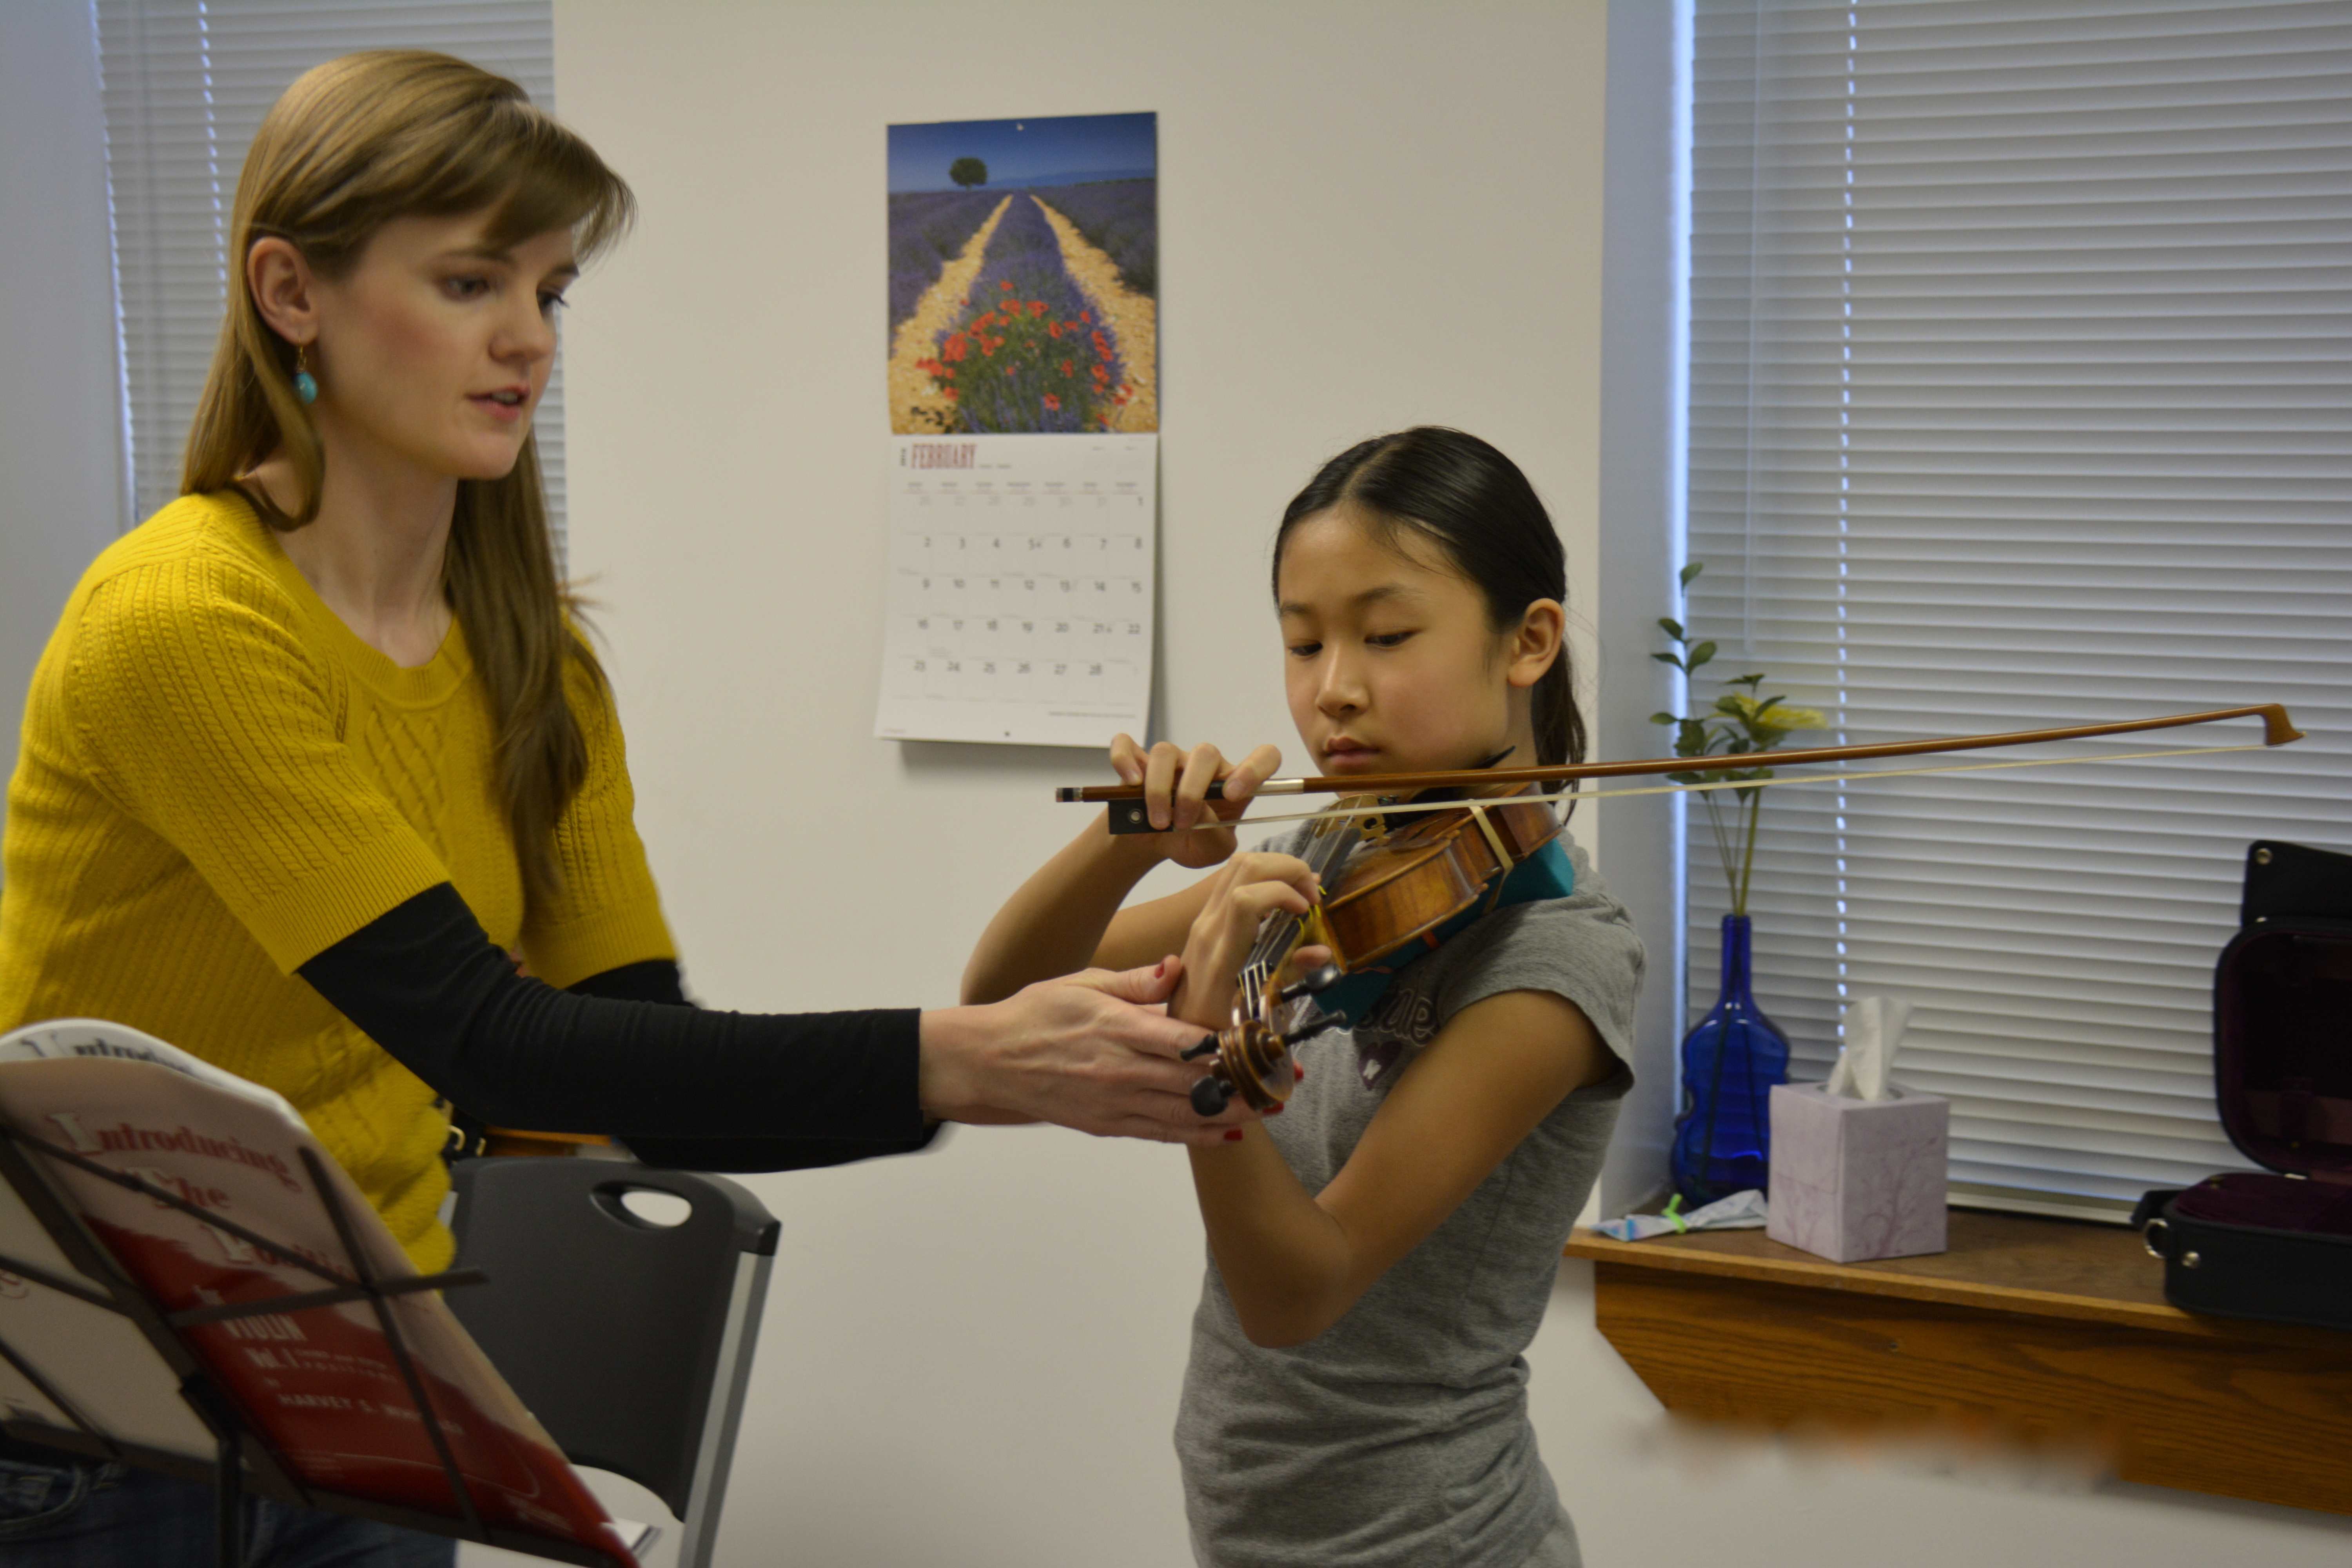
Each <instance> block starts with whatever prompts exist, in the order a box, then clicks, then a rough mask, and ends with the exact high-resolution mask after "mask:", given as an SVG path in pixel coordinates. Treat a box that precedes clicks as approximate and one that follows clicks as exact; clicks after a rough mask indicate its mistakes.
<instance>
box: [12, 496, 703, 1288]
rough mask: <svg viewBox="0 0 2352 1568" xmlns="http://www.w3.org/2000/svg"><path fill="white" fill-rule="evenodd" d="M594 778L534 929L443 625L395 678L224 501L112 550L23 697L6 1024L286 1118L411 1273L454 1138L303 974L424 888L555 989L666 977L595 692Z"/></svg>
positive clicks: (614, 750) (429, 1094)
mask: <svg viewBox="0 0 2352 1568" xmlns="http://www.w3.org/2000/svg"><path fill="white" fill-rule="evenodd" d="M574 675H575V679H573V680H572V685H571V692H570V695H571V700H572V711H573V712H574V713H575V714H577V715H578V716H579V719H580V722H581V726H582V729H583V732H584V734H585V738H586V741H587V745H588V755H589V772H588V780H587V783H586V784H585V785H584V786H583V789H582V790H581V792H580V795H579V796H578V798H577V799H576V800H575V801H574V802H573V803H572V807H571V809H570V811H569V812H568V813H567V814H566V815H565V816H564V817H563V820H562V824H561V826H560V827H559V829H558V832H557V836H556V837H557V845H556V847H557V855H558V864H559V866H560V868H561V869H562V879H563V880H562V886H563V891H562V895H561V896H560V897H558V898H557V899H556V900H553V902H552V904H551V907H549V908H545V909H541V908H527V907H526V903H525V898H524V893H523V886H522V878H521V870H520V866H519V865H518V864H517V862H516V858H515V852H514V841H513V839H512V837H511V836H510V835H509V831H508V828H507V822H506V813H505V810H504V808H503V807H502V805H500V804H499V795H498V788H497V782H496V781H497V771H496V761H495V751H494V735H493V730H492V726H491V721H490V714H489V710H488V702H487V700H486V699H485V697H484V695H483V691H482V684H481V681H480V680H479V679H478V678H477V676H476V675H475V673H474V668H473V664H472V661H471V660H470V659H469V658H467V652H466V646H465V638H464V637H463V635H462V634H461V633H460V632H459V631H458V629H457V627H455V626H452V627H451V629H450V632H449V636H448V639H447V641H446V642H445V643H444V644H443V645H442V647H441V649H440V651H439V652H438V653H437V654H436V655H435V656H434V658H433V659H432V661H431V662H430V663H427V664H425V665H422V666H420V667H418V668H415V669H403V668H400V667H399V666H397V665H395V664H394V663H393V662H392V661H391V660H390V659H388V658H385V657H384V656H383V654H381V653H379V652H377V651H376V650H375V649H374V648H373V647H369V646H368V645H367V644H366V643H364V642H362V641H361V640H360V638H359V637H357V636H356V635H355V634H354V633H353V632H352V630H351V628H350V627H348V626H344V625H343V623H342V622H341V619H339V618H338V617H337V616H336V615H335V614H334V612H333V611H332V610H331V609H329V608H328V607H327V606H326V605H325V604H324V603H323V602H322V601H321V600H320V598H319V596H318V595H317V594H316V593H315V592H314V591H312V589H311V588H310V584H309V583H307V582H306V581H305V580H304V579H303V577H302V574H300V573H299V571H297V570H296V569H295V566H294V563H293V562H292V561H290V560H289V558H288V557H287V554H286V552H285V551H284V549H282V548H281V547H280V546H279V544H278V541H277V539H276V538H275V536H274V535H272V534H271V532H270V531H269V530H268V528H267V527H265V526H264V525H263V524H262V523H261V521H260V520H259V519H258V518H257V516H256V515H255V514H254V511H253V510H252V508H251V507H249V506H248V505H247V504H246V502H245V501H244V500H242V499H241V498H239V497H237V496H236V495H234V494H222V495H215V496H187V497H184V498H182V499H181V500H177V501H175V502H173V504H172V505H170V506H168V507H165V508H164V509H163V510H162V511H160V512H157V513H156V514H155V515H154V516H153V517H152V518H151V519H149V520H148V521H147V522H146V523H145V524H144V525H143V526H142V527H140V528H138V529H135V530H133V531H131V532H130V533H128V534H125V535H124V536H123V537H122V538H121V539H120V540H118V541H116V542H114V544H113V545H111V546H110V547H109V548H108V549H107V551H106V552H104V553H103V554H101V555H100V556H99V558H98V560H97V562H96V563H94V564H92V565H91V567H90V569H89V572H88V574H85V575H84V576H83V578H82V580H81V583H80V585H79V586H78V587H77V588H76V589H75V590H74V594H73V597H72V598H71V599H69V600H68V601H67V604H66V610H65V615H64V616H63V618H62V619H61V620H60V621H59V622H58V629H57V631H56V633H55V635H54V636H52V637H50V639H49V645H48V648H47V652H45V653H44V654H43V655H42V658H41V662H40V666H39V668H38V669H37V671H36V672H35V674H34V677H33V686H32V690H31V693H30V695H29V697H28V699H27V700H26V710H25V731H24V742H23V747H22V750H21V752H20V753H19V755H18V758H17V763H16V774H15V776H14V778H13V779H11V780H10V782H9V785H8V815H7V826H6V831H5V838H0V868H5V875H4V876H0V1032H5V1031H6V1030H8V1029H13V1028H16V1027H17V1026H20V1025H23V1024H28V1023H34V1022H38V1021H40V1020H42V1019H47V1018H58V1017H96V1018H110V1019H112V1020H114V1021H116V1022H118V1023H123V1024H129V1025H131V1026H133V1027H134V1028H139V1029H143V1030H145V1031H147V1032H148V1033H149V1034H151V1035H154V1036H156V1037H159V1038H161V1039H165V1040H169V1041H171V1042H172V1043H173V1044H174V1045H177V1046H180V1047H184V1048H185V1049H187V1050H191V1051H194V1053H195V1054H196V1055H198V1056H201V1057H203V1058H205V1059H206V1060H208V1061H212V1062H215V1063H217V1064H219V1065H220V1066H221V1067H224V1068H227V1069H228V1070H229V1071H231V1072H233V1073H236V1074H237V1075H239V1076H240V1077H243V1078H247V1079H252V1080H254V1081H255V1082H257V1083H262V1084H267V1085H268V1086H269V1087H270V1088H271V1089H276V1090H278V1092H279V1093H280V1094H283V1095H284V1096H286V1098H287V1099H288V1100H291V1101H293V1103H294V1105H295V1106H296V1108H297V1109H299V1110H300V1111H301V1112H302V1114H303V1116H304V1117H305V1118H306V1119H307V1120H308V1121H309V1122H310V1128H311V1131H313V1132H314V1133H315V1134H317V1136H318V1138H319V1141H320V1142H321V1143H323V1144H324V1145H325V1146H326V1148H327V1151H328V1152H330V1153H331V1154H333V1155H334V1157H335V1158H336V1159H337V1160H339V1161H341V1163H342V1165H343V1168H344V1169H345V1170H346V1171H348V1172H350V1173H351V1174H352V1179H353V1180H354V1181H356V1182H357V1183H358V1184H359V1186H360V1189H361V1190H362V1192H364V1193H366V1194H367V1195H368V1198H369V1201H370V1202H372V1203H373V1205H375V1207H376V1210H377V1212H379V1213H380V1214H382V1215H383V1218H384V1223H385V1224H386V1225H388V1226H391V1229H392V1233H393V1235H394V1237H397V1238H398V1239H399V1241H400V1243H401V1245H402V1246H403V1247H405V1248H406V1249H407V1251H408V1254H409V1256H410V1257H411V1258H413V1259H414V1260H415V1263H416V1265H417V1267H418V1268H422V1269H426V1270H432V1269H436V1268H446V1267H447V1265H448V1262H449V1258H450V1256H451V1253H452V1251H453V1246H452V1242H451V1239H450V1237H449V1233H448V1231H447V1230H446V1228H445V1227H444V1226H442V1225H441V1224H440V1222H439V1220H438V1218H437V1217H436V1215H437V1211H438V1209H439V1207H440V1204H441V1199H442V1196H443V1194H445V1193H446V1191H447V1189H448V1180H447V1177H446V1173H445V1172H444V1171H443V1168H442V1164H441V1161H440V1158H439V1151H440V1148H441V1145H442V1142H443V1141H444V1139H445V1138H446V1136H447V1131H448V1122H447V1120H446V1117H445V1116H444V1115H443V1114H442V1112H441V1111H439V1110H436V1108H435V1104H434V1093H433V1090H431V1089H428V1088H426V1087H425V1084H424V1083H423V1082H422V1081H420V1080H419V1079H417V1078H416V1077H415V1075H414V1074H412V1073H410V1072H409V1071H408V1070H407V1069H406V1068H404V1067H402V1066H401V1065H400V1064H399V1063H398V1062H395V1061H394V1060H393V1059H392V1058H391V1057H389V1056H387V1055H386V1054H385V1053H384V1052H383V1049H382V1048H380V1047H378V1046H377V1045H376V1044H375V1042H374V1041H373V1040H371V1039H369V1038H368V1037H367V1036H365V1035H364V1034H362V1033H361V1032H360V1030H359V1029H358V1028H357V1027H356V1026H353V1025H352V1023H350V1022H349V1021H348V1020H347V1019H345V1018H344V1017H343V1016H342V1015H341V1013H338V1012H336V1011H335V1010H334V1008H332V1007H331V1006H330V1005H328V1004H327V1002H326V1000H325V999H324V998H323V997H321V996H320V994H318V993H317V992H315V991H313V990H311V989H310V986H309V985H308V984H306V983H304V982H303V981H302V980H301V979H300V978H299V977H298V976H297V975H296V974H295V973H294V971H295V970H296V969H297V968H298V967H299V965H301V964H302V963H306V962H308V961H309V960H310V958H311V957H313V956H314V955H316V954H317V953H318V952H320V951H321V950H323V949H325V948H328V947H331V946H332V945H334V943H336V942H340V941H341V940H342V939H343V938H344V937H347V936H349V935H351V934H352V932H353V931H357V930H359V929H360V928H361V927H362V926H363V925H365V924H367V923H368V922H369V921H373V920H374V919H375V918H376V917H377V916H379V915H381V914H383V912H384V911H386V910H390V909H392V908H393V907H394V905H396V904H399V903H401V902H402V901H403V900H406V899H409V898H411V897H413V896H415V894H417V893H420V892H423V891H424V890H425V889H427V888H430V887H433V886H435V885H436V884H437V883H441V882H449V883H452V884H454V885H455V886H456V888H457V892H458V893H459V894H460V895H461V896H462V897H463V898H464V899H465V900H466V902H467V905H468V906H469V907H470V908H471V909H472V910H473V911H474V914H475V916H476V917H477V918H478V920H480V921H481V922H482V927H483V929H484V930H486V931H488V932H489V935H490V939H491V940H492V941H493V942H497V943H498V944H499V946H501V947H503V948H506V949H507V950H508V951H509V952H516V953H518V954H519V955H520V956H521V957H522V958H523V959H524V960H525V961H526V962H527V963H528V964H529V965H530V971H531V973H534V974H536V975H538V976H540V977H541V979H544V980H546V981H547V982H548V983H549V984H554V985H559V986H562V985H570V984H573V983H575V982H577V981H580V980H583V979H585V978H586V977H588V976H589V975H592V974H596V973H602V972H603V971H604V970H607V969H611V968H614V967H616V966H617V965H620V964H624V963H635V962H638V961H641V960H645V959H651V958H668V957H673V956H675V950H674V948H673V947H672V945H671V942H670V936H669V931H668V929H667V927H666V926H665V925H664V924H663V921H662V916H661V908H660V904H659V901H658V900H657V899H656V895H655V890H654V884H653V878H652V875H651V873H650V872H649V871H648V870H647V868H646V856H645V848H644V846H643V845H642V844H641V843H639V841H638V838H637V834H636V829H635V826H634V824H633V822H632V820H631V813H632V807H633V798H632V795H631V793H630V789H629V775H628V769H627V765H626V763H625V760H624V758H623V754H622V746H621V731H620V724H619V721H618V719H617V717H616V716H615V715H614V711H613V708H612V704H611V700H610V699H609V697H607V696H605V695H604V694H603V693H602V692H600V691H598V690H596V689H594V687H593V684H592V683H591V682H590V681H588V680H586V679H583V678H578V671H577V669H576V668H575V671H574Z"/></svg>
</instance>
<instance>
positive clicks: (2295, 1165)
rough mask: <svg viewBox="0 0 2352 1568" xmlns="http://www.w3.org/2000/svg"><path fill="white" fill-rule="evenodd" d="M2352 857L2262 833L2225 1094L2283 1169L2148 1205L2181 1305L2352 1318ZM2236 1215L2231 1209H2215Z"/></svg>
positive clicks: (2330, 1320)
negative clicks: (2350, 1109) (2266, 838)
mask: <svg viewBox="0 0 2352 1568" xmlns="http://www.w3.org/2000/svg"><path fill="white" fill-rule="evenodd" d="M2347 1019H2352V856H2347V855H2340V854H2336V853H2334V852H2332V851H2329V850H2325V849H2313V848H2308V847H2304V846H2301V845H2294V844H2280V843H2257V844H2254V845H2252V846H2251V847H2249V848H2248V850H2247V854H2246V879H2245V894H2244V900H2243V902H2242V904H2241V905H2240V909H2239V930H2238V934H2237V935H2236V936H2235V937H2233V938H2232V939H2231V942H2230V944H2229V946H2228V947H2226V948H2224V949H2223V950H2222V952H2221V961H2220V963H2218V964H2217V965H2216V966H2215V970H2214V990H2213V1029H2214V1089H2215V1100H2216V1104H2217V1105H2218V1107H2219V1109H2220V1111H2221V1124H2222V1126H2223V1128H2224V1129H2225V1130H2226V1131H2228V1132H2229V1134H2230V1141H2231V1142H2232V1143H2235V1144H2236V1145H2237V1146H2238V1148H2239V1149H2240V1151H2241V1152H2243V1153H2244V1154H2245V1155H2246V1157H2247V1158H2248V1159H2250V1160H2252V1161H2254V1162H2256V1163H2260V1164H2263V1165H2266V1166H2268V1167H2270V1169H2271V1170H2273V1171H2277V1172H2281V1173H2283V1174H2279V1175H2267V1174H2263V1173H2252V1172H2237V1173H2226V1174H2222V1175H2216V1176H2211V1177H2209V1178H2207V1179H2206V1180H2205V1181H2204V1182H2201V1183H2200V1184H2198V1185H2197V1186H2196V1187H2193V1188H2187V1189H2179V1188H2168V1189H2160V1190H2158V1191H2155V1192H2151V1193H2149V1194H2147V1195H2146V1196H2145V1197H2143V1198H2142V1199H2141V1200H2140V1203H2139V1206H2138V1208H2137V1210H2136V1211H2135V1212H2134V1214H2133V1215H2132V1223H2133V1224H2134V1225H2135V1226H2138V1227H2139V1228H2140V1231H2141V1235H2142V1236H2143V1237H2144V1238H2145V1240H2146V1242H2147V1249H2148V1250H2149V1251H2150V1252H2152V1253H2154V1254H2156V1255H2157V1256H2158V1257H2159V1258H2163V1259H2164V1296H2165V1300H2168V1301H2170V1302H2171V1303H2172V1304H2173V1305H2174V1306H2176V1307H2179V1308H2181V1309H2183V1310H2188V1311H2192V1312H2210V1313H2214V1314H2217V1315H2220V1316H2223V1317H2232V1318H2258V1319H2263V1320H2266V1321H2273V1322H2285V1323H2306V1324H2314V1325H2316V1326H2319V1327H2322V1328H2333V1329H2352V1233H2347V1229H2352V1227H2347V1215H2352V1140H2347V1126H2346V1121H2345V1113H2346V1110H2347V1104H2352V1100H2347V1092H2352V1037H2347V1025H2346V1020H2347ZM2219 1215H2226V1216H2228V1217H2217V1216H2219Z"/></svg>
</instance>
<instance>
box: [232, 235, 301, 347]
mask: <svg viewBox="0 0 2352 1568" xmlns="http://www.w3.org/2000/svg"><path fill="white" fill-rule="evenodd" d="M245 286H246V287H247V289H251V290H252V291H253V305H254V309H256V310H259V311H260V312H261V319H262V320H263V321H267V322H268V323H269V330H270V331H273V332H276V333H277V334H278V336H279V337H281V338H284V339H285V340H286V341H287V342H289V343H292V344H294V345H296V346H297V347H307V346H309V345H310V344H311V343H314V342H318V341H319V306H318V300H317V291H316V289H314V288H313V287H312V279H311V277H310V262H309V261H308V260H307V259H306V258H304V257H303V255H302V252H301V251H300V250H299V249H297V248H296V247H294V246H293V245H292V244H291V243H289V241H286V240H283V239H280V238H279V237H278V236H276V235H274V234H273V235H269V236H267V237H263V238H261V239H257V240H255V241H254V242H253V248H252V249H250V250H248V251H247V252H246V253H245Z"/></svg>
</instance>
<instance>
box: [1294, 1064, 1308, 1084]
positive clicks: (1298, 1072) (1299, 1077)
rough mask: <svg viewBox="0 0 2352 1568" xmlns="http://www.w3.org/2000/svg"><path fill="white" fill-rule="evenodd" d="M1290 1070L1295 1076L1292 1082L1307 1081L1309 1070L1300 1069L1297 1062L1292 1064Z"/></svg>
mask: <svg viewBox="0 0 2352 1568" xmlns="http://www.w3.org/2000/svg"><path fill="white" fill-rule="evenodd" d="M1290 1070H1291V1073H1292V1075H1293V1076H1292V1078H1291V1080H1290V1081H1291V1082H1293V1083H1305V1082H1306V1081H1307V1069H1306V1068H1303V1067H1300V1066H1299V1065H1298V1064H1297V1062H1293V1063H1291V1064H1290Z"/></svg>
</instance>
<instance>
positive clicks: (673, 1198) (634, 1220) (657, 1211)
mask: <svg viewBox="0 0 2352 1568" xmlns="http://www.w3.org/2000/svg"><path fill="white" fill-rule="evenodd" d="M596 1203H597V1205H598V1206H599V1207H601V1208H602V1209H604V1212H605V1213H606V1214H609V1215H612V1216H613V1217H614V1218H615V1219H618V1220H625V1221H627V1222H628V1223H630V1224H633V1225H640V1226H646V1228H648V1229H651V1230H670V1229H673V1228H675V1227H677V1226H681V1225H684V1224H685V1223H686V1222H687V1221H688V1219H691V1218H692V1217H693V1216H694V1205H693V1204H692V1203H690V1202H688V1200H687V1199H685V1198H682V1197H680V1196H678V1195H677V1194H676V1193H666V1192H664V1191H662V1190H661V1189H660V1188H659V1187H631V1186H624V1185H622V1184H618V1183H615V1184H613V1185H612V1186H608V1187H599V1188H597V1189H596Z"/></svg>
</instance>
